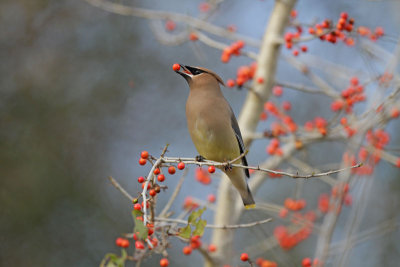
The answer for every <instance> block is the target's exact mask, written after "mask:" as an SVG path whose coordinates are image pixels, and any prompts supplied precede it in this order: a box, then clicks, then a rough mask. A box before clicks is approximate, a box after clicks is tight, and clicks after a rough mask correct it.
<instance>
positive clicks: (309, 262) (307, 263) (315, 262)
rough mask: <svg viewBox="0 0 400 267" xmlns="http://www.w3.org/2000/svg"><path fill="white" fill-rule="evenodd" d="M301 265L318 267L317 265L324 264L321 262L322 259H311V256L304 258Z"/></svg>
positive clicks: (303, 266)
mask: <svg viewBox="0 0 400 267" xmlns="http://www.w3.org/2000/svg"><path fill="white" fill-rule="evenodd" d="M301 266H302V267H317V266H322V265H321V264H320V261H319V260H318V259H314V260H311V258H304V259H303V260H302V261H301Z"/></svg>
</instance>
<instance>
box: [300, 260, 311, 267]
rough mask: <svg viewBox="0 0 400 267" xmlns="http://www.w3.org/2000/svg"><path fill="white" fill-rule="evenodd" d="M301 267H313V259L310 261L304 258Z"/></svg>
mask: <svg viewBox="0 0 400 267" xmlns="http://www.w3.org/2000/svg"><path fill="white" fill-rule="evenodd" d="M301 265H302V266H303V267H311V259H310V258H304V259H303V260H302V261H301Z"/></svg>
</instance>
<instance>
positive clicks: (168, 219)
mask: <svg viewBox="0 0 400 267" xmlns="http://www.w3.org/2000/svg"><path fill="white" fill-rule="evenodd" d="M155 220H156V221H160V222H172V223H180V224H187V223H188V222H187V221H186V220H180V219H172V218H161V217H156V218H155ZM270 221H272V219H271V218H268V219H265V220H261V221H256V222H251V223H243V224H236V225H214V224H207V225H206V228H213V229H225V230H228V229H238V228H249V227H253V226H257V225H260V224H264V223H267V222H270Z"/></svg>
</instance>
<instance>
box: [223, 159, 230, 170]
mask: <svg viewBox="0 0 400 267" xmlns="http://www.w3.org/2000/svg"><path fill="white" fill-rule="evenodd" d="M224 170H225V171H231V170H232V163H230V162H229V161H227V162H225V163H224Z"/></svg>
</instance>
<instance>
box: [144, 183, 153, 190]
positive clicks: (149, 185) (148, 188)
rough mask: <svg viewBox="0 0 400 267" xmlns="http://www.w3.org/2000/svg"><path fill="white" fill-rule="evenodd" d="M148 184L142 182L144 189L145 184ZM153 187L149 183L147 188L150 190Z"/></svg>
mask: <svg viewBox="0 0 400 267" xmlns="http://www.w3.org/2000/svg"><path fill="white" fill-rule="evenodd" d="M145 185H146V183H142V189H144V186H145ZM150 187H151V185H150V183H148V184H147V190H149V189H150Z"/></svg>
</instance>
